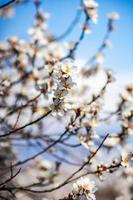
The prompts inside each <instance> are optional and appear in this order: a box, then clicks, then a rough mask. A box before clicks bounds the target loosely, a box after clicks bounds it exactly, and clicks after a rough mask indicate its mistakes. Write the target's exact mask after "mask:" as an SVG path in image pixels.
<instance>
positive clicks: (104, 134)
mask: <svg viewBox="0 0 133 200" xmlns="http://www.w3.org/2000/svg"><path fill="white" fill-rule="evenodd" d="M64 2H65V1H64ZM22 3H26V1H22V0H19V1H18V0H17V1H9V2H6V3H4V4H2V5H0V17H1V18H8V17H11V16H12V14H13V12H14V8H15V7H16V6H17V5H18V4H20V5H21V4H22ZM33 4H34V6H35V8H36V13H35V17H34V19H33V24H32V26H31V27H30V28H29V29H28V31H27V33H28V35H29V36H30V39H28V40H24V39H21V38H18V37H10V38H8V39H7V40H4V41H0V177H1V180H0V199H4V200H11V199H12V200H15V199H16V200H34V199H36V200H47V199H50V200H52V199H53V200H56V199H58V200H59V199H60V200H65V199H66V200H74V199H75V200H95V199H97V200H101V199H102V200H104V199H108V200H111V199H113V200H114V199H115V200H125V199H126V200H128V199H129V200H131V199H132V197H133V192H132V191H133V184H132V183H133V181H132V180H133V168H132V162H133V145H132V142H129V141H131V140H132V133H133V106H132V105H133V85H127V86H125V88H123V91H122V93H120V94H119V101H118V102H117V103H116V105H115V109H111V110H110V111H109V110H106V109H105V97H106V93H107V92H108V90H109V88H111V85H112V84H114V83H115V79H116V78H117V77H114V75H113V72H112V71H111V70H108V69H107V68H104V67H103V66H104V65H103V63H104V61H105V59H106V57H105V54H106V49H108V48H109V47H110V45H111V41H110V35H111V34H113V32H114V31H115V30H116V24H117V22H116V21H117V20H118V19H119V14H118V13H117V12H111V13H109V14H108V15H107V18H108V23H107V30H106V33H105V37H104V38H103V39H101V41H102V42H101V43H100V42H99V48H98V49H97V51H96V53H95V54H94V55H92V57H91V58H88V59H87V60H85V61H84V64H82V65H81V64H80V63H78V60H79V58H78V57H77V50H78V49H79V48H80V44H81V43H82V41H83V40H84V38H85V37H89V34H92V28H91V27H92V24H97V23H98V10H99V5H98V3H97V2H96V1H95V0H81V1H80V2H79V8H78V9H77V12H76V15H75V18H74V19H73V20H72V22H70V25H69V27H66V29H65V30H64V32H63V33H62V34H61V35H59V36H54V35H53V34H52V33H50V32H49V30H48V26H47V21H48V17H49V14H48V13H46V12H45V11H44V10H43V9H42V4H43V0H42V1H41V0H34V1H33ZM25 6H26V4H25ZM75 10H76V9H75ZM81 15H82V16H83V19H82V24H81V30H80V31H79V36H78V38H75V41H73V42H66V41H67V40H66V36H68V35H69V34H70V33H71V32H73V31H74V27H75V26H77V24H78V23H79V20H80V19H81ZM95 26H96V25H95ZM87 33H88V34H87ZM110 53H111V52H110ZM99 74H102V78H101V79H103V81H102V84H100V86H99V87H98V86H96V84H97V82H96V81H97V77H98V75H99ZM94 86H96V87H97V88H98V90H96V91H95V90H93V88H94ZM114 92H115V91H114ZM107 106H108V108H110V105H107ZM112 123H113V124H114V123H116V124H117V125H118V126H119V128H118V129H116V132H111V131H110V132H109V131H107V129H106V126H107V125H108V124H112ZM100 130H102V131H100ZM114 174H115V176H116V177H117V179H121V180H123V179H124V181H126V188H127V191H128V195H126V196H125V194H126V193H125V192H123V191H121V190H119V191H118V192H116V194H115V195H114V196H113V197H112V198H111V195H113V193H110V194H109V195H108V196H106V198H105V197H104V196H102V194H101V193H103V195H104V193H105V195H107V191H108V189H107V188H106V189H105V190H103V189H102V187H101V185H102V184H103V182H104V181H105V182H106V181H108V179H109V180H111V177H114ZM112 181H113V178H112ZM113 184H115V181H114V183H113ZM100 191H101V192H100ZM101 196H102V197H101Z"/></svg>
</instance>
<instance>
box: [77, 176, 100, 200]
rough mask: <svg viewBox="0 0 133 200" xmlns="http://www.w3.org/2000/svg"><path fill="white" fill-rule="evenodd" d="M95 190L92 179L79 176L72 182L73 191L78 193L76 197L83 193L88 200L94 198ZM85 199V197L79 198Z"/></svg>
mask: <svg viewBox="0 0 133 200" xmlns="http://www.w3.org/2000/svg"><path fill="white" fill-rule="evenodd" d="M96 191H97V187H96V185H95V183H94V181H90V179H89V178H83V177H81V178H80V179H78V180H77V181H76V183H74V184H73V193H74V194H75V195H78V197H79V196H80V195H81V196H82V195H83V197H86V199H88V200H95V199H96V198H95V194H94V193H95V192H96ZM79 199H85V198H79Z"/></svg>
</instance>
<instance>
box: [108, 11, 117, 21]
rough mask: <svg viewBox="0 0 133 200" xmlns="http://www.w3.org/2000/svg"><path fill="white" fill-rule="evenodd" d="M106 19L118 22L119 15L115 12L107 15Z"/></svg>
mask: <svg viewBox="0 0 133 200" xmlns="http://www.w3.org/2000/svg"><path fill="white" fill-rule="evenodd" d="M108 18H109V19H111V20H119V19H120V15H119V14H118V13H117V12H111V13H109V14H108Z"/></svg>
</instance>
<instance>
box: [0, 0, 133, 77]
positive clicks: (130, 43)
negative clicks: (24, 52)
mask: <svg viewBox="0 0 133 200" xmlns="http://www.w3.org/2000/svg"><path fill="white" fill-rule="evenodd" d="M3 2H5V1H4V0H0V4H2V3H3ZM42 2H43V4H42V8H43V9H44V10H45V11H47V12H49V13H51V18H50V19H49V30H50V31H51V32H53V33H54V34H55V35H57V36H58V35H60V34H61V33H62V32H63V31H64V29H66V28H67V27H68V25H69V24H70V22H71V21H72V19H73V18H74V16H75V14H76V9H77V8H78V6H79V2H80V0H42ZM98 3H99V5H100V6H99V23H98V25H92V28H93V34H91V35H86V37H85V39H84V41H83V42H82V44H81V45H80V47H79V49H78V51H77V57H78V58H79V59H83V60H87V59H88V58H89V57H90V56H92V55H93V54H94V53H95V51H96V50H97V48H98V46H99V45H100V44H101V42H102V39H103V37H104V34H105V31H106V27H107V26H106V25H107V17H106V16H107V13H108V12H111V11H117V12H119V14H120V16H121V18H120V20H119V21H117V22H116V24H117V26H118V29H117V31H116V32H114V33H113V34H112V35H111V42H112V45H113V47H112V49H111V50H110V49H109V50H106V62H105V67H107V68H109V69H110V68H111V69H113V71H114V72H115V73H116V74H118V75H122V77H123V78H124V79H128V78H129V77H130V79H131V77H132V76H133V39H132V38H133V37H132V35H133V21H132V19H133V1H132V0H108V1H107V0H99V1H98ZM34 13H35V8H34V6H33V0H29V3H27V4H25V5H20V6H17V7H16V15H15V16H14V18H11V19H8V20H5V19H0V40H3V39H6V38H8V37H10V36H14V35H17V36H19V37H21V38H24V39H28V37H27V33H26V29H28V27H30V26H31V25H32V22H33V16H34ZM81 21H83V20H82V18H81ZM81 21H80V22H79V24H78V25H77V27H76V28H75V29H74V31H73V32H72V33H71V34H70V35H69V36H68V37H66V38H65V41H74V39H76V38H78V36H79V35H80V31H81V30H80V25H81Z"/></svg>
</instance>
